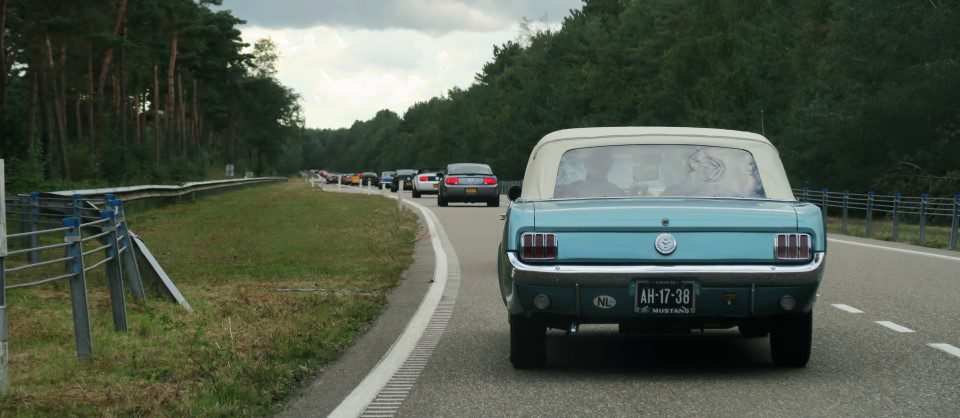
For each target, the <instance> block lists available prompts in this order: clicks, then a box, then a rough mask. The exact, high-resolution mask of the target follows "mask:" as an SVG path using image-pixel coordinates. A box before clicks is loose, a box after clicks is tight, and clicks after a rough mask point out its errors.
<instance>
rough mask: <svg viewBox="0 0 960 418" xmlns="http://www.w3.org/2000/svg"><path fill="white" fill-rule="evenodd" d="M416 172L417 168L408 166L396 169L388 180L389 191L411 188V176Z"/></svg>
mask: <svg viewBox="0 0 960 418" xmlns="http://www.w3.org/2000/svg"><path fill="white" fill-rule="evenodd" d="M416 174H417V170H413V169H409V168H401V169H399V170H397V172H396V174H394V175H393V179H392V180H391V181H390V191H391V192H396V191H397V190H400V189H403V190H412V189H413V176H415V175H416Z"/></svg>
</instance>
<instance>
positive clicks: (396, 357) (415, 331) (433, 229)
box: [329, 196, 459, 418]
mask: <svg viewBox="0 0 960 418" xmlns="http://www.w3.org/2000/svg"><path fill="white" fill-rule="evenodd" d="M390 197H391V198H393V199H396V196H390ZM404 203H406V204H409V205H411V206H413V207H415V208H416V209H418V210H420V212H421V213H422V214H423V219H424V220H425V221H426V223H427V229H428V230H429V231H430V243H431V244H432V246H433V253H434V254H435V256H436V257H435V263H434V270H433V283H432V284H431V285H430V288H429V289H428V290H427V294H426V295H424V297H423V300H422V301H421V302H420V306H419V307H418V308H417V311H416V312H415V313H414V314H413V317H411V318H410V322H408V323H407V327H406V328H405V329H404V330H403V333H402V334H400V336H399V337H397V340H396V341H394V343H393V345H392V346H391V347H390V349H389V350H388V351H387V353H386V354H384V355H383V357H382V358H381V359H380V362H378V363H377V365H376V366H374V368H373V369H372V370H370V373H368V374H367V376H366V377H364V379H363V380H362V381H361V382H360V384H358V385H357V387H356V388H354V389H353V391H352V392H350V394H349V395H347V397H346V398H344V399H343V401H342V402H340V405H338V406H337V408H336V409H334V410H333V412H331V413H330V415H329V416H330V417H351V418H352V417H357V416H361V415H371V413H372V414H376V412H375V411H372V410H371V411H369V412H365V410H366V408H367V407H368V406H370V405H371V403H373V402H374V400H375V399H376V397H377V394H379V393H380V391H381V390H384V388H385V387H386V386H387V383H388V382H390V380H391V379H392V378H393V376H394V375H395V374H396V373H397V371H398V370H399V369H400V368H401V366H403V364H404V362H405V361H406V360H407V358H408V357H409V356H410V354H411V353H413V352H414V351H416V350H417V349H423V347H418V345H420V344H419V343H420V341H421V337H423V336H424V333H425V332H426V331H427V329H428V327H429V326H434V327H436V325H435V324H431V320H433V319H434V317H435V312H436V311H437V307H438V306H439V305H440V303H441V300H442V299H443V298H444V296H445V295H446V293H447V292H445V290H448V291H450V293H453V290H454V288H459V282H458V277H459V275H458V274H456V273H455V274H454V275H453V276H452V277H453V278H451V276H450V275H449V274H448V265H450V263H453V267H454V268H453V270H454V271H455V272H456V271H459V262H458V261H457V256H456V253H453V252H452V251H453V249H452V247H450V251H451V254H450V256H449V257H450V258H449V259H448V258H447V257H448V255H447V252H446V251H445V250H444V246H443V243H444V242H448V243H449V239H448V238H447V235H446V233H445V232H444V230H443V225H441V224H440V220H439V219H438V218H437V217H436V215H434V214H433V212H431V211H430V210H429V209H427V208H426V207H424V206H422V205H420V204H418V203H416V202H411V201H409V200H406V199H404ZM448 279H451V280H453V286H448V285H447V282H448ZM448 287H449V289H448ZM446 297H447V298H446V299H443V300H445V302H444V303H445V304H452V303H455V301H456V294H455V293H454V294H453V295H452V297H451V295H446ZM451 299H452V301H451ZM449 308H452V306H450V307H449ZM446 319H449V318H446ZM443 326H444V327H445V326H446V323H445V322H444V324H443ZM438 331H439V329H438ZM439 337H440V336H439V334H438V335H436V336H435V337H434V338H436V339H439ZM432 339H433V338H431V340H432ZM426 343H430V341H426ZM430 351H431V352H432V349H431V350H430ZM412 386H413V385H412V383H408V382H406V381H405V382H404V383H402V384H399V385H398V384H396V383H395V382H394V383H392V386H391V388H393V390H397V389H399V391H398V392H400V393H403V394H406V393H409V390H410V389H412ZM388 391H389V390H388ZM396 409H397V408H393V411H389V413H388V414H389V415H393V414H394V413H395V412H396Z"/></svg>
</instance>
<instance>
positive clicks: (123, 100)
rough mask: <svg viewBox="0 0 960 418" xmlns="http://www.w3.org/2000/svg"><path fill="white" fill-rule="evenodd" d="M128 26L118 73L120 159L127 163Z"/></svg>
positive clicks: (125, 29) (128, 113) (124, 26)
mask: <svg viewBox="0 0 960 418" xmlns="http://www.w3.org/2000/svg"><path fill="white" fill-rule="evenodd" d="M126 45H127V25H123V40H122V43H121V44H120V62H119V63H118V64H117V73H118V74H119V76H120V106H119V108H120V111H119V112H118V113H119V116H120V159H121V161H122V162H124V163H126V162H127V152H126V151H127V126H128V125H127V119H128V118H129V117H130V103H129V99H128V97H127V68H126V64H127V63H126V55H127V54H126V51H127V48H126Z"/></svg>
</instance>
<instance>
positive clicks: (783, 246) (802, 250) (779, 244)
mask: <svg viewBox="0 0 960 418" xmlns="http://www.w3.org/2000/svg"><path fill="white" fill-rule="evenodd" d="M773 248H774V254H776V257H777V260H806V259H808V258H810V235H809V234H777V237H776V239H774V241H773Z"/></svg>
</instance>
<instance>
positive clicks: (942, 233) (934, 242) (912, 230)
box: [827, 216, 950, 249]
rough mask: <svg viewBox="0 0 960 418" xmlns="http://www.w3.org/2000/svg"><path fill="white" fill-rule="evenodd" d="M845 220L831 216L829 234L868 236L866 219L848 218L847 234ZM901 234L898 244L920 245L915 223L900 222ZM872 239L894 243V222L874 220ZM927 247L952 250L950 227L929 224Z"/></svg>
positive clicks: (918, 232) (918, 228) (828, 221)
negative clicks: (844, 228) (844, 227)
mask: <svg viewBox="0 0 960 418" xmlns="http://www.w3.org/2000/svg"><path fill="white" fill-rule="evenodd" d="M842 223H843V219H842V218H840V217H833V216H831V217H830V218H829V219H828V220H827V232H828V233H833V234H845V235H851V236H855V237H866V236H867V222H866V220H865V219H857V218H847V232H843V231H841V228H840V227H841V225H842ZM899 230H900V232H899V234H898V237H897V239H896V241H897V242H903V243H906V244H913V245H921V244H920V241H919V239H920V226H919V225H918V224H917V222H915V221H910V222H906V221H904V220H901V221H900V225H899ZM870 238H873V239H879V240H883V241H894V239H893V221H892V220H890V219H874V220H873V221H872V225H871V236H870ZM923 246H925V247H930V248H940V249H950V227H949V226H937V225H930V224H927V227H926V242H925V243H924V244H923Z"/></svg>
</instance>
